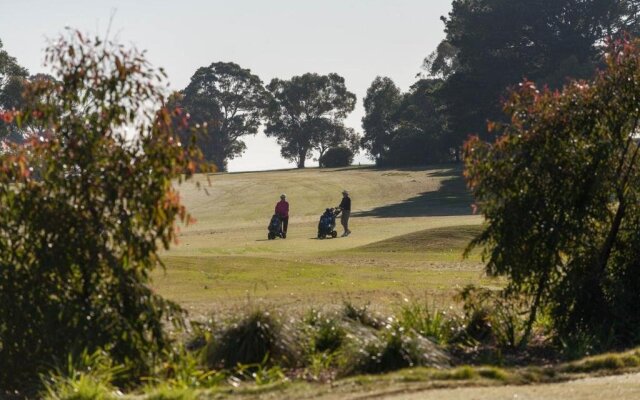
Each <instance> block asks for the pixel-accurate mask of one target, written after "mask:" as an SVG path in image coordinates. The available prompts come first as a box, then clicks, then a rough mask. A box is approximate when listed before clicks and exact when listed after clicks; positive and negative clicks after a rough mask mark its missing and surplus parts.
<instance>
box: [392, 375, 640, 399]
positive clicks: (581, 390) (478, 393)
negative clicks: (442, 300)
mask: <svg viewBox="0 0 640 400" xmlns="http://www.w3.org/2000/svg"><path fill="white" fill-rule="evenodd" d="M383 398H387V399H393V400H418V399H419V400H431V399H433V400H435V399H438V400H507V399H509V400H556V399H561V400H600V399H607V400H627V399H629V400H632V399H640V374H630V375H619V376H609V377H602V378H587V379H581V380H577V381H571V382H565V383H558V384H548V385H533V386H503V387H488V388H461V389H438V390H428V391H422V392H416V393H406V394H399V395H394V396H389V397H383Z"/></svg>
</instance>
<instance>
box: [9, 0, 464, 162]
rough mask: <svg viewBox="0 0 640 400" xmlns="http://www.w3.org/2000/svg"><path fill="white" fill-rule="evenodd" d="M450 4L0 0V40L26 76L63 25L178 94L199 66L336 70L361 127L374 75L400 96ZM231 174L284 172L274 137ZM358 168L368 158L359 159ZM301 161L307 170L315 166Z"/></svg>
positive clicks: (284, 73) (436, 37)
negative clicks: (128, 55) (133, 56)
mask: <svg viewBox="0 0 640 400" xmlns="http://www.w3.org/2000/svg"><path fill="white" fill-rule="evenodd" d="M450 9H451V0H313V1H312V0H226V1H223V0H210V1H206V0H180V1H176V0H173V1H165V0H135V1H134V0H130V1H124V0H121V1H115V0H104V1H97V0H20V1H15V0H14V1H11V0H0V39H2V42H3V44H4V47H5V49H6V50H7V51H8V52H9V54H11V55H12V56H14V57H16V58H17V59H18V62H19V63H20V64H21V65H23V66H24V67H26V68H28V69H29V72H30V73H31V74H35V73H38V72H47V71H46V70H45V69H44V68H43V67H42V57H43V49H44V47H45V45H46V39H47V38H54V37H56V36H57V35H58V34H60V33H61V32H63V30H64V27H66V26H69V27H72V28H77V29H80V30H82V31H83V32H87V33H92V34H95V33H100V34H101V35H104V33H106V31H107V27H108V25H109V20H110V16H111V15H112V14H114V13H115V14H114V18H113V23H112V26H111V37H112V38H116V39H117V40H118V41H119V42H120V43H123V44H133V45H135V46H136V47H137V48H139V49H146V50H147V51H148V53H147V56H148V59H149V60H150V61H151V63H152V64H154V65H155V66H161V67H164V68H165V70H166V71H167V73H168V75H169V81H170V86H171V88H173V89H176V90H179V89H183V88H184V87H185V86H186V85H187V84H188V83H189V79H190V77H191V76H192V75H193V73H194V72H195V71H196V69H197V68H199V67H201V66H206V65H209V64H211V63H212V62H216V61H233V62H236V63H238V64H240V66H242V67H243V68H249V69H251V70H252V72H253V73H255V74H257V75H258V76H260V78H261V79H262V80H263V82H265V84H266V83H268V82H269V81H270V80H271V79H272V78H274V77H278V78H282V79H288V78H290V77H292V76H294V75H301V74H304V73H306V72H316V73H320V74H327V73H330V72H336V73H338V74H340V75H342V76H343V77H344V78H345V80H346V85H347V88H348V89H349V90H350V91H352V92H354V93H355V94H356V95H357V96H358V104H357V106H356V109H355V111H354V112H353V113H352V114H351V115H350V116H349V118H348V119H347V125H348V126H351V127H353V128H355V129H356V130H357V131H358V132H361V131H362V128H361V119H362V116H363V114H364V110H363V106H362V99H363V97H364V96H365V94H366V91H367V88H368V87H369V85H370V84H371V82H372V81H373V79H374V78H375V77H376V76H378V75H380V76H388V77H390V78H392V79H393V80H394V81H395V82H396V84H397V85H398V86H399V87H400V88H401V89H402V90H407V89H408V88H409V86H411V84H412V83H413V82H415V80H416V74H417V73H419V72H421V69H420V66H421V64H422V60H423V59H424V57H425V56H427V55H428V54H429V53H431V52H432V51H433V50H435V48H436V46H437V45H438V43H439V42H440V40H442V38H443V37H444V32H443V24H442V22H441V21H440V16H442V15H447V14H448V12H449V11H450ZM245 141H246V143H247V146H248V149H247V151H246V152H245V153H244V154H243V155H242V157H240V158H237V159H235V160H232V161H231V162H230V163H229V170H230V171H248V170H264V169H276V168H289V167H292V166H293V164H291V163H288V162H287V161H286V160H283V159H282V158H280V153H279V147H278V145H277V144H276V142H275V140H274V139H270V138H267V137H265V136H264V135H263V134H262V133H260V134H258V135H257V136H255V137H247V138H246V140H245ZM356 162H362V163H363V164H364V163H368V162H370V161H369V160H368V159H367V158H366V157H364V156H363V155H359V156H358V157H357V158H356ZM313 164H314V163H313V162H309V164H308V165H313Z"/></svg>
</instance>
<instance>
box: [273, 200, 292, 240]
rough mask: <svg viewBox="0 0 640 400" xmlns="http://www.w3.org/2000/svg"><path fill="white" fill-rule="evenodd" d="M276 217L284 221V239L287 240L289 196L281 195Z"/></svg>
mask: <svg viewBox="0 0 640 400" xmlns="http://www.w3.org/2000/svg"><path fill="white" fill-rule="evenodd" d="M276 215H277V216H278V217H280V220H281V221H282V238H283V239H286V237H287V228H288V227H289V203H288V202H287V195H286V194H284V193H283V194H281V195H280V201H279V202H278V204H276Z"/></svg>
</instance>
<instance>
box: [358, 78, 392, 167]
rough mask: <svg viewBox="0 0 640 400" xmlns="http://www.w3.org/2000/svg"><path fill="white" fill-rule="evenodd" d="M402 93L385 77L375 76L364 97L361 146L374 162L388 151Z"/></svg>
mask: <svg viewBox="0 0 640 400" xmlns="http://www.w3.org/2000/svg"><path fill="white" fill-rule="evenodd" d="M401 102H402V93H401V91H400V89H399V88H398V87H397V86H396V84H395V83H394V82H393V80H391V78H387V77H380V76H378V77H376V79H374V81H373V82H372V83H371V86H370V87H369V89H367V95H366V96H365V98H364V111H365V116H364V117H363V118H362V129H363V130H364V135H363V137H362V139H361V144H362V147H363V148H364V149H365V151H366V152H367V153H369V155H370V156H371V157H373V159H374V160H376V163H379V162H380V160H381V159H382V158H383V156H385V155H386V153H387V152H388V151H389V146H390V144H391V140H392V139H393V136H394V133H395V130H396V126H397V117H398V116H397V114H398V110H399V109H400V103H401Z"/></svg>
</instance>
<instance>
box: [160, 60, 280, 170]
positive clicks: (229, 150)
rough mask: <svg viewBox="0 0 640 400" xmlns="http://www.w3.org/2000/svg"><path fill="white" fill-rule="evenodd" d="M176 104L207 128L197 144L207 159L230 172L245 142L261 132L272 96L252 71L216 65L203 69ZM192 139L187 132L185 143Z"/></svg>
mask: <svg viewBox="0 0 640 400" xmlns="http://www.w3.org/2000/svg"><path fill="white" fill-rule="evenodd" d="M173 101H174V102H173V103H172V104H175V105H178V106H180V107H183V108H184V110H185V111H186V112H188V113H189V114H190V115H191V121H192V122H193V123H195V124H200V125H201V126H202V127H203V129H202V131H203V133H202V134H200V135H198V137H197V143H198V146H199V147H200V148H201V149H202V152H203V154H204V157H205V158H206V159H207V160H208V161H211V162H213V163H214V164H215V165H216V167H217V168H218V169H219V170H222V171H226V169H227V161H228V160H229V159H233V158H234V157H236V156H238V155H240V154H242V153H243V152H244V150H245V148H246V145H245V143H244V142H243V141H242V140H241V138H242V137H243V136H246V135H254V134H256V133H257V132H258V128H259V127H260V118H261V115H262V112H263V110H264V108H265V107H266V105H267V101H268V93H267V92H266V90H265V88H264V86H263V85H262V81H261V80H260V78H259V77H258V76H257V75H254V74H252V73H251V71H250V70H249V69H244V68H241V67H240V66H239V65H238V64H235V63H230V62H229V63H225V62H216V63H213V64H211V65H210V66H208V67H202V68H199V69H198V70H197V71H196V73H195V74H194V75H193V76H192V77H191V82H190V83H189V85H188V86H187V87H186V88H185V89H184V90H182V91H181V92H180V93H179V94H177V95H176V96H174V100H173ZM191 135H192V133H191V132H189V131H185V132H183V133H182V136H183V140H185V141H186V140H188V139H189V138H190V136H191Z"/></svg>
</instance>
